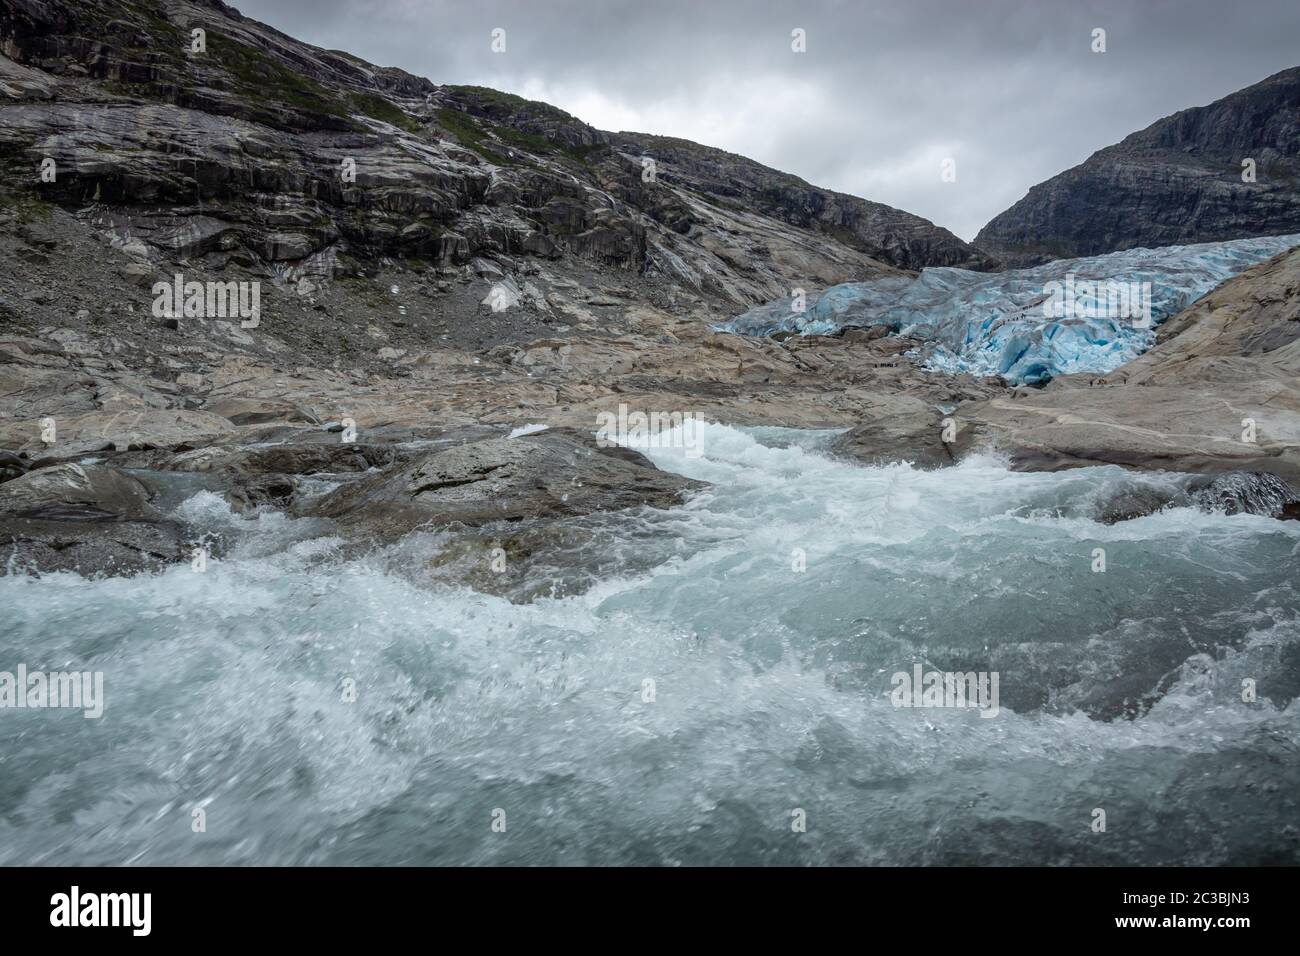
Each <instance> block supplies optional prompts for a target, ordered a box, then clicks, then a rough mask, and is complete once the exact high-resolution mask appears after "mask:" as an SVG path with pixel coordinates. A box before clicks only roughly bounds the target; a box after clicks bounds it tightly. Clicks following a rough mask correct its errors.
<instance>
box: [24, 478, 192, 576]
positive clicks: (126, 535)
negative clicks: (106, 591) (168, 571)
mask: <svg viewBox="0 0 1300 956" xmlns="http://www.w3.org/2000/svg"><path fill="white" fill-rule="evenodd" d="M152 494H153V493H152V491H151V489H150V488H149V487H148V486H147V485H145V484H144V482H142V481H140V480H139V479H137V478H133V477H131V476H129V475H127V474H124V473H123V472H121V471H118V470H117V469H116V468H109V467H106V466H104V465H78V464H70V463H65V464H59V465H52V466H50V467H45V468H37V469H33V470H31V471H28V472H27V473H26V474H25V475H23V476H21V477H19V478H14V479H13V480H11V481H6V482H5V483H4V484H2V485H0V567H4V568H5V569H6V570H8V569H18V570H39V571H78V572H81V573H83V574H88V575H96V574H125V573H132V572H135V571H141V570H150V569H156V568H160V567H163V566H165V565H167V564H169V563H172V562H175V561H179V560H182V559H183V558H184V557H185V548H184V529H183V528H182V527H181V526H180V525H179V524H177V523H176V522H173V521H169V520H166V519H165V518H164V517H163V516H162V515H161V514H160V513H159V512H158V511H157V510H155V509H154V507H153V506H152V504H150V499H151V497H152Z"/></svg>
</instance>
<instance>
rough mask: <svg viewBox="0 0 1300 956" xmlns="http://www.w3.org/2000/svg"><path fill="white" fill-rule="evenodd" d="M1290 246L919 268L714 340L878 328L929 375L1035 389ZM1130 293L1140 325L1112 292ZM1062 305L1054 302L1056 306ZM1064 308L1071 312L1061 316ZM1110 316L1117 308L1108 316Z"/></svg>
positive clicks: (1101, 369) (754, 321)
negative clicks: (896, 337)
mask: <svg viewBox="0 0 1300 956" xmlns="http://www.w3.org/2000/svg"><path fill="white" fill-rule="evenodd" d="M1295 245H1300V234H1296V235H1287V236H1265V237H1261V238H1254V239H1235V240H1231V241H1228V242H1206V243H1198V244H1196V245H1185V246H1163V247H1160V248H1157V249H1127V250H1125V251H1123V252H1112V253H1108V254H1106V255H1101V256H1090V257H1086V258H1079V259H1058V260H1056V261H1054V262H1049V263H1046V264H1044V265H1041V266H1034V267H1032V268H1028V269H1016V270H1009V271H1007V272H972V271H970V270H967V269H956V268H951V267H941V268H929V269H924V270H922V272H921V273H920V274H919V275H917V276H915V277H913V276H886V277H883V278H879V279H872V280H870V281H867V282H845V283H841V284H840V285H835V286H831V287H829V288H827V289H824V290H823V291H822V292H820V293H819V294H817V293H809V294H807V295H806V296H805V297H804V301H803V306H804V308H803V310H802V311H799V310H798V309H797V308H796V302H797V298H796V297H795V296H789V297H786V298H784V299H778V300H776V301H774V302H769V303H766V304H764V305H760V306H756V307H755V308H752V309H750V310H749V311H747V312H745V313H744V314H742V315H739V316H737V317H736V318H734V319H732V320H730V321H728V322H724V323H721V324H719V325H715V326H714V329H715V331H719V332H732V333H737V334H741V335H756V336H768V335H775V334H779V333H786V334H798V335H833V334H835V333H836V332H838V331H839V330H841V329H845V328H865V327H870V326H877V325H883V326H887V327H888V328H889V329H890V331H891V332H895V333H900V334H903V335H907V336H909V337H911V338H914V339H919V340H921V341H922V342H923V343H924V344H923V345H922V346H921V347H920V348H918V349H916V350H914V351H913V352H909V353H908V354H909V355H911V356H913V357H915V358H917V359H919V360H920V361H921V363H922V364H923V365H924V366H925V367H926V368H929V369H933V370H936V371H944V372H969V373H970V374H972V375H979V376H989V375H1000V376H1002V377H1003V378H1004V379H1006V380H1007V381H1008V382H1009V383H1010V384H1013V385H1034V384H1039V383H1042V382H1045V381H1047V380H1049V379H1051V378H1054V377H1056V376H1058V375H1067V374H1070V373H1074V372H1092V373H1097V374H1104V373H1106V372H1109V371H1112V370H1113V369H1116V368H1118V367H1119V366H1121V365H1123V364H1124V363H1125V362H1128V361H1129V360H1131V359H1133V358H1135V357H1137V356H1138V355H1140V354H1142V352H1144V351H1146V350H1147V349H1148V348H1150V347H1151V345H1152V344H1153V343H1154V341H1155V331H1154V327H1155V326H1157V325H1159V323H1160V322H1162V321H1164V320H1165V319H1166V318H1168V317H1170V316H1172V315H1174V314H1176V313H1177V312H1179V311H1180V310H1181V309H1183V308H1185V307H1186V306H1187V305H1189V304H1191V303H1192V302H1194V301H1196V300H1197V299H1199V298H1200V297H1201V296H1203V295H1205V294H1206V293H1207V292H1209V291H1210V290H1211V289H1213V288H1214V287H1215V286H1217V285H1219V284H1220V283H1221V282H1223V281H1224V280H1226V279H1229V278H1231V277H1232V276H1234V275H1236V274H1237V273H1239V272H1241V271H1243V270H1244V269H1247V268H1249V267H1250V266H1252V265H1255V264H1257V263H1259V262H1262V261H1264V260H1265V259H1268V258H1271V257H1272V256H1274V255H1277V254H1278V253H1280V252H1283V251H1285V250H1287V249H1289V248H1291V247H1292V246H1295ZM1116 288H1118V289H1119V291H1120V292H1121V293H1123V292H1124V291H1125V290H1127V289H1132V290H1133V291H1134V293H1137V292H1138V290H1141V292H1142V293H1143V296H1142V298H1143V304H1144V305H1146V306H1148V307H1149V321H1144V317H1139V318H1137V319H1134V318H1131V317H1130V316H1129V315H1128V314H1126V313H1127V312H1128V311H1129V310H1126V309H1124V308H1123V303H1124V296H1123V295H1122V294H1121V296H1120V301H1119V302H1118V303H1117V301H1116V297H1115V295H1114V290H1115V289H1116ZM1063 293H1064V294H1063ZM1063 299H1064V301H1065V304H1066V305H1067V306H1068V304H1070V303H1073V306H1074V307H1073V308H1068V307H1067V308H1064V309H1062V308H1060V306H1061V305H1062V300H1063ZM1117 305H1118V306H1119V307H1118V308H1117Z"/></svg>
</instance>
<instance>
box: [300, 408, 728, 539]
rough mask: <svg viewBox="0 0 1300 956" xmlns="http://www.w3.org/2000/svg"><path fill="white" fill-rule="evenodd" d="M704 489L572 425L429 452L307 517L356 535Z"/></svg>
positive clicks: (353, 487) (611, 505)
mask: <svg viewBox="0 0 1300 956" xmlns="http://www.w3.org/2000/svg"><path fill="white" fill-rule="evenodd" d="M703 487H705V485H704V484H703V483H702V482H698V481H693V480H691V479H688V478H682V477H679V476H677V475H673V474H670V473H668V472H663V471H660V470H659V469H657V468H655V467H654V465H652V464H651V463H650V462H649V461H648V460H647V459H646V458H645V457H644V456H642V455H640V454H638V453H636V452H633V451H629V450H627V449H623V448H602V447H600V446H598V445H597V443H596V441H595V439H594V438H592V437H591V436H590V435H588V434H585V433H583V432H579V431H576V430H573V429H554V428H553V429H550V430H548V431H544V432H537V433H534V434H531V435H524V436H520V437H518V438H494V439H488V440H486V441H478V442H472V443H468V444H464V445H459V446H456V447H453V448H448V449H444V450H439V451H434V452H431V453H429V454H426V455H424V456H422V457H420V458H418V459H416V460H415V461H413V462H411V463H409V464H405V465H399V466H396V467H393V468H389V469H388V470H386V471H384V472H382V473H381V474H378V475H373V476H368V477H365V478H362V479H361V480H359V481H356V482H353V483H351V484H349V485H345V486H344V487H342V488H340V489H338V490H337V491H335V492H333V493H332V494H330V495H328V496H326V497H325V498H324V499H323V500H322V501H320V502H319V503H317V504H316V505H315V506H313V507H312V509H311V511H310V513H311V514H313V515H319V516H324V517H331V518H337V519H339V521H340V523H341V524H343V525H345V526H350V527H351V528H352V529H353V531H354V532H356V531H362V532H365V533H368V534H374V535H376V536H378V537H381V538H383V537H388V538H392V537H397V536H400V535H402V534H405V533H407V532H409V531H412V530H414V529H416V528H421V527H437V526H442V525H448V524H453V523H456V524H462V525H466V526H478V525H482V524H486V523H488V522H493V521H518V520H521V519H525V518H537V517H561V516H567V515H581V514H590V513H592V512H596V511H614V510H619V509H623V508H635V507H640V506H643V505H645V506H650V507H657V508H667V507H672V506H673V505H676V504H679V503H680V502H681V501H682V500H683V497H684V496H685V494H686V493H688V492H691V491H695V490H698V489H700V488H703Z"/></svg>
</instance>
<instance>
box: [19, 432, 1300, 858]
mask: <svg viewBox="0 0 1300 956" xmlns="http://www.w3.org/2000/svg"><path fill="white" fill-rule="evenodd" d="M825 437H826V436H825V435H823V434H816V433H792V432H783V431H779V430H749V431H742V430H738V429H733V428H728V427H725V426H721V425H710V426H706V428H705V431H704V435H703V438H704V445H703V451H704V454H703V455H702V456H701V457H698V458H688V457H686V456H684V455H683V454H682V453H681V452H678V451H674V450H672V449H661V450H651V451H650V452H649V454H650V456H651V457H652V458H654V459H655V460H656V462H657V463H658V464H660V465H661V466H662V467H665V468H670V469H672V470H675V471H679V472H682V473H685V474H688V475H690V476H692V477H696V478H700V479H704V480H707V481H709V482H712V483H713V487H712V488H711V489H710V490H709V491H706V492H703V493H701V494H699V495H697V496H696V497H695V498H693V499H692V500H690V501H689V502H688V503H686V504H685V505H683V506H682V507H679V508H677V509H674V510H672V511H666V512H662V511H660V512H656V511H645V512H641V513H637V514H630V513H629V514H621V515H606V516H602V517H599V518H594V519H591V522H590V524H589V526H588V527H587V532H588V535H587V540H588V541H589V545H588V546H589V548H590V549H593V550H599V551H600V552H601V554H600V555H595V556H594V557H597V558H599V557H601V556H606V557H608V556H609V555H616V556H617V555H621V556H622V558H621V559H620V561H619V562H618V566H619V567H621V568H623V569H624V570H623V571H622V572H621V573H618V574H614V575H608V574H607V575H605V576H603V577H602V578H601V579H600V580H599V581H597V582H596V583H595V584H594V586H593V587H591V588H590V589H588V590H586V591H585V592H584V593H580V594H576V595H575V594H571V595H569V596H565V597H542V598H540V599H538V600H535V601H533V602H532V603H526V604H525V603H510V602H509V601H507V600H505V599H503V598H497V597H492V596H488V595H484V594H481V593H477V592H474V591H470V590H468V589H465V588H463V587H456V586H452V585H449V584H445V583H439V582H437V581H436V580H430V579H428V578H427V577H425V576H422V574H421V573H419V572H420V569H421V568H422V567H423V565H425V564H426V563H427V560H428V554H429V552H430V550H431V549H432V550H436V549H437V548H438V547H440V546H441V544H440V542H443V541H444V538H442V537H439V536H428V535H425V536H420V535H417V536H413V537H412V538H411V539H408V542H407V543H404V544H403V545H401V546H399V547H398V548H397V549H396V550H395V551H390V552H388V553H385V554H383V555H379V554H371V555H365V556H357V555H354V554H350V553H348V552H347V551H346V550H345V549H343V548H341V547H340V542H338V541H337V540H336V539H333V538H330V537H328V529H327V528H325V527H323V526H321V525H318V524H316V523H315V522H312V521H307V520H294V519H288V518H285V517H282V516H276V515H263V516H261V517H260V518H258V519H256V520H255V521H253V522H249V521H247V520H245V519H241V518H236V517H234V516H231V515H230V514H229V512H228V511H227V510H226V509H225V507H224V505H222V504H221V503H220V502H219V499H216V498H215V497H214V496H212V495H210V494H207V493H199V494H197V495H194V496H192V497H190V498H189V499H188V500H187V501H186V502H185V503H184V504H183V505H181V508H182V509H183V510H184V512H185V513H186V515H187V516H188V517H189V518H191V519H194V520H198V521H201V522H203V521H206V522H208V523H210V524H211V525H212V526H213V527H214V528H220V527H233V526H240V527H243V528H246V529H249V530H248V533H247V534H245V535H243V536H242V537H241V538H240V540H239V543H238V544H237V545H236V546H235V548H234V551H233V553H231V554H230V555H228V556H227V557H226V558H224V559H222V560H217V561H214V562H213V563H212V564H210V565H209V567H208V570H207V571H206V573H202V574H199V573H194V572H193V571H192V570H191V569H190V568H189V567H188V566H185V567H177V568H174V569H172V570H169V571H167V572H165V573H160V574H153V575H139V576H136V577H132V578H117V579H103V580H87V579H84V578H81V577H77V576H74V575H69V574H56V575H50V576H46V577H44V578H40V579H36V578H31V577H24V576H11V577H6V578H0V602H2V603H3V607H4V608H5V622H6V623H5V627H4V630H3V635H0V669H5V668H7V669H10V670H12V669H13V668H12V664H13V663H15V662H18V661H23V662H26V663H27V664H28V666H29V667H30V668H33V669H35V668H45V669H76V670H82V669H85V670H100V671H103V672H104V675H105V693H106V708H105V712H104V715H103V716H102V718H100V719H98V720H93V719H85V718H83V717H82V715H81V714H80V713H77V712H71V711H55V710H44V711H36V710H21V711H19V710H12V711H7V712H0V731H2V732H3V744H2V746H0V863H6V864H12V863H78V864H126V863H155V864H169V863H170V864H191V863H193V864H217V863H225V864H252V863H263V864H285V863H334V864H345V863H360V864H372V863H386V864H388V863H426V864H431V863H440V864H482V863H568V864H576V863H593V864H612V863H626V864H704V863H718V864H739V863H751V864H752V863H790V864H814V863H865V864H974V863H1005V864H1016V863H1137V864H1143V863H1145V864H1169V863H1189V864H1209V863H1261V862H1263V863H1268V862H1287V863H1293V864H1294V863H1297V862H1300V759H1298V753H1297V745H1298V744H1300V712H1298V711H1297V704H1296V703H1295V698H1296V695H1297V694H1298V693H1300V618H1298V612H1300V593H1298V591H1297V587H1298V584H1297V582H1298V581H1300V575H1298V574H1297V571H1298V570H1300V522H1282V521H1275V520H1271V519H1267V518H1261V517H1254V516H1250V515H1234V516H1228V515H1224V514H1207V513H1204V512H1202V511H1198V510H1195V509H1192V508H1179V509H1172V510H1167V511H1164V512H1161V513H1158V514H1154V515H1151V516H1148V517H1143V518H1138V519H1135V520H1131V521H1126V522H1122V523H1119V524H1115V525H1110V526H1107V525H1103V524H1099V523H1097V522H1096V521H1094V520H1093V519H1092V517H1091V515H1092V514H1093V513H1094V508H1095V505H1096V503H1097V502H1099V501H1101V500H1103V499H1105V497H1106V496H1107V495H1108V494H1110V493H1111V492H1112V491H1113V490H1114V489H1115V488H1117V487H1119V486H1120V485H1121V484H1123V483H1124V482H1128V481H1132V480H1133V479H1132V478H1131V477H1130V476H1127V475H1125V474H1124V473H1122V472H1120V471H1119V470H1117V469H1111V468H1093V469H1085V470H1079V471H1072V472H1067V473H1063V474H1052V475H1048V474H1017V473H1013V472H1009V471H1007V470H1006V469H1005V468H1004V467H1003V466H1002V465H1001V464H1000V463H998V462H996V461H993V460H988V459H985V460H972V461H967V462H965V463H963V464H961V465H959V466H957V467H954V468H951V469H946V470H940V471H932V472H922V471H916V470H913V469H911V468H909V467H907V466H893V467H885V468H864V467H859V466H855V465H852V464H847V463H843V462H837V461H833V460H831V459H829V458H827V457H825V456H824V455H823V454H821V453H819V452H818V451H817V449H818V447H819V445H820V443H821V442H822V441H823V440H824V439H825ZM1145 480H1149V481H1155V482H1159V481H1161V480H1164V479H1161V478H1159V477H1155V478H1150V479H1145ZM322 535H324V536H322ZM1098 548H1101V549H1104V551H1105V557H1106V570H1105V571H1104V572H1097V571H1094V570H1093V568H1094V566H1095V562H1096V557H1095V549H1098ZM796 549H798V550H796ZM629 555H632V556H636V558H637V560H632V559H631V558H629V557H628V556H629ZM592 564H593V566H600V564H601V562H600V561H594V562H592ZM801 564H802V565H803V566H804V568H805V569H804V570H802V571H797V570H795V568H796V567H799V566H801ZM914 663H921V664H923V665H924V666H925V667H927V668H936V669H939V670H980V671H996V672H998V673H999V674H1000V676H1001V701H1000V704H1001V708H1000V711H999V713H998V714H997V715H996V716H995V717H993V718H991V719H990V718H987V717H985V716H982V715H981V714H980V713H979V712H977V711H975V710H971V709H935V708H931V709H917V708H896V707H894V706H893V705H892V703H891V699H890V696H889V691H890V686H891V684H890V682H891V675H892V674H893V673H894V672H896V671H900V670H904V671H907V670H910V669H911V667H912V666H913V664H914ZM348 679H350V680H352V681H355V686H356V700H355V702H349V701H347V700H345V699H344V698H345V696H347V695H346V687H347V684H346V681H347V680H348ZM1245 679H1250V680H1253V681H1254V682H1255V686H1256V687H1257V691H1258V699H1257V700H1256V701H1255V702H1253V703H1249V702H1244V701H1243V700H1242V696H1243V695H1242V688H1243V680H1245ZM647 680H651V681H653V694H649V693H648V692H647V688H649V687H650V686H651V685H648V684H646V683H645V682H646V681H647ZM651 697H652V698H653V699H649V698H651ZM196 808H199V809H202V810H203V811H204V812H205V814H206V830H205V832H195V831H194V820H195V815H194V813H193V811H194V810H195V809H196ZM796 809H799V810H802V811H803V812H804V813H805V814H806V832H802V833H801V832H795V830H794V829H792V822H794V821H795V820H796V816H792V813H793V812H794V811H795V810H796ZM1097 809H1102V810H1104V811H1105V819H1106V829H1105V832H1094V829H1093V825H1094V821H1095V820H1096V819H1098V817H1097V815H1096V814H1095V812H1094V811H1095V810H1097ZM496 810H501V811H504V819H505V832H496V831H494V829H493V826H492V825H493V821H494V819H497V820H500V819H501V814H499V813H498V814H496V816H495V817H494V811H496Z"/></svg>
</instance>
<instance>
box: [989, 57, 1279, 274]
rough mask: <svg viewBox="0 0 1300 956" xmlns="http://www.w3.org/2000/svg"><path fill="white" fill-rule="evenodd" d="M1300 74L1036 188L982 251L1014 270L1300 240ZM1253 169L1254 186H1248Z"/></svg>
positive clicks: (1165, 126) (1175, 120)
mask: <svg viewBox="0 0 1300 956" xmlns="http://www.w3.org/2000/svg"><path fill="white" fill-rule="evenodd" d="M1298 157H1300V66H1297V67H1292V68H1290V69H1287V70H1282V71H1279V72H1278V73H1275V74H1273V75H1272V76H1269V77H1266V78H1265V79H1263V80H1261V81H1260V82H1258V83H1255V84H1252V85H1251V86H1248V87H1245V88H1244V89H1241V90H1237V91H1235V92H1233V93H1229V94H1227V95H1225V96H1222V97H1220V98H1219V99H1217V100H1215V101H1214V102H1212V103H1210V104H1207V105H1205V106H1195V107H1191V108H1189V109H1185V110H1180V111H1179V112H1177V113H1173V114H1171V115H1169V116H1166V117H1163V118H1162V119H1158V120H1156V121H1155V122H1154V123H1151V124H1150V125H1149V126H1147V127H1146V128H1144V129H1141V130H1137V131H1135V132H1133V133H1130V134H1129V135H1128V136H1126V137H1124V139H1122V140H1121V141H1120V142H1118V143H1115V144H1112V145H1110V146H1107V147H1104V148H1102V149H1100V150H1097V151H1096V152H1095V153H1093V154H1092V155H1091V156H1089V157H1088V158H1087V159H1086V160H1084V161H1083V162H1082V163H1080V164H1078V165H1077V166H1073V167H1071V168H1070V169H1067V170H1064V171H1063V172H1061V173H1058V174H1057V175H1055V176H1052V177H1051V178H1049V179H1047V180H1044V181H1043V182H1041V183H1039V184H1037V185H1035V186H1033V187H1032V188H1031V189H1030V190H1029V191H1028V193H1027V194H1026V195H1025V196H1024V198H1022V199H1020V200H1019V201H1018V202H1016V203H1014V204H1013V205H1012V206H1011V207H1010V208H1008V209H1006V210H1004V211H1003V212H1001V213H999V214H998V215H997V216H995V217H993V219H991V220H990V221H989V222H988V223H987V224H986V225H985V226H984V228H983V229H981V230H980V231H979V233H978V234H977V235H976V237H975V239H974V243H973V244H974V245H975V246H976V247H977V248H980V249H982V250H984V251H985V252H987V253H988V254H989V255H990V256H993V257H996V258H998V259H1000V260H1002V261H1003V262H1005V263H1006V265H1007V266H1008V267H1011V268H1017V267H1021V266H1029V265H1038V264H1040V263H1043V262H1046V261H1048V260H1050V259H1066V258H1075V257H1080V256H1091V255H1100V254H1103V253H1106V252H1117V251H1122V250H1124V249H1131V248H1135V247H1138V246H1147V247H1153V246H1168V245H1181V244H1186V243H1195V242H1216V241H1221V240H1228V239H1242V238H1249V237H1253V236H1265V235H1286V234H1289V233H1293V232H1297V231H1300V179H1298V177H1300V158H1298ZM1244 160H1253V161H1254V163H1255V165H1254V175H1255V180H1254V181H1253V182H1245V181H1243V178H1242V177H1243V174H1244V171H1245V168H1244V167H1243V161H1244Z"/></svg>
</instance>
